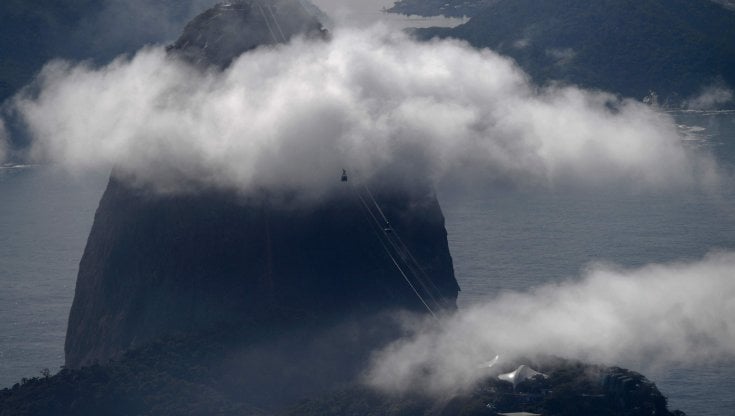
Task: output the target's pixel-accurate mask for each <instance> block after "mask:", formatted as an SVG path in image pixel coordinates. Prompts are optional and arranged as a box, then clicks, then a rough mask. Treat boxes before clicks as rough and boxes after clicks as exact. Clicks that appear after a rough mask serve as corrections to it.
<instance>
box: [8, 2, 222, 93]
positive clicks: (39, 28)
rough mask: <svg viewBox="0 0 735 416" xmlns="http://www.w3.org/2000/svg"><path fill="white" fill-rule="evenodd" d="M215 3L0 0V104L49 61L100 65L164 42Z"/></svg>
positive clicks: (172, 37) (171, 38) (173, 36)
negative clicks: (68, 60)
mask: <svg viewBox="0 0 735 416" xmlns="http://www.w3.org/2000/svg"><path fill="white" fill-rule="evenodd" d="M215 1H216V0H136V1H129V0H34V1H27V0H3V1H2V2H0V102H2V101H4V100H5V99H7V98H8V97H10V96H11V95H13V94H14V93H15V92H16V91H17V90H18V89H19V88H21V87H22V86H24V85H25V84H27V83H28V82H30V81H31V79H33V77H34V76H35V74H36V73H37V72H38V71H39V70H40V69H41V68H42V67H43V65H44V64H45V63H46V62H48V61H49V60H50V59H53V58H66V59H75V60H78V59H93V60H94V61H97V62H106V61H109V60H110V59H112V58H114V57H115V56H117V55H119V54H121V53H126V52H133V51H135V50H137V49H139V48H140V47H142V46H143V45H145V44H148V43H160V42H169V41H171V40H173V39H174V38H175V37H176V36H177V35H178V33H179V31H180V29H181V26H183V24H184V23H186V22H187V21H188V20H190V19H191V18H192V17H193V16H195V15H196V14H198V13H199V12H201V11H203V10H204V9H206V8H207V7H209V6H211V5H212V4H214V3H215Z"/></svg>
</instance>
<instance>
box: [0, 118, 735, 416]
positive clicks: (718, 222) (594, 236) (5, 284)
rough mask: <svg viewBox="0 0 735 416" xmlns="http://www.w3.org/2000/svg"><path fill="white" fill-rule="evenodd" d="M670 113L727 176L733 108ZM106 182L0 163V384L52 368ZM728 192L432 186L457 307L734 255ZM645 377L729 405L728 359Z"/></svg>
mask: <svg viewBox="0 0 735 416" xmlns="http://www.w3.org/2000/svg"><path fill="white" fill-rule="evenodd" d="M675 117H676V119H677V121H678V123H680V128H681V129H682V131H683V132H685V133H686V134H687V138H688V139H687V145H688V146H692V147H694V148H697V149H700V150H702V151H712V152H714V154H715V155H716V156H717V157H718V158H719V159H720V162H721V163H722V164H723V165H724V166H726V167H729V168H731V169H732V167H733V166H734V165H735V113H722V112H721V113H701V112H700V113H677V114H675ZM106 179H107V174H106V173H96V174H88V175H86V176H75V177H70V176H69V175H68V174H62V173H60V172H58V171H56V170H55V169H53V168H51V167H38V166H35V167H34V166H29V167H13V168H8V167H5V168H0V387H9V386H11V385H12V384H13V383H15V382H18V381H20V379H21V378H22V377H34V376H38V375H39V372H40V370H42V369H43V368H49V369H50V370H51V371H52V372H56V371H57V370H58V369H59V366H61V365H62V364H63V344H64V335H65V331H66V320H67V317H68V313H69V308H70V306H71V302H72V298H73V295H74V282H75V278H76V271H77V267H78V263H79V260H80V258H81V255H82V252H83V250H84V245H85V243H86V238H87V235H88V233H89V229H90V227H91V224H92V220H93V217H94V211H95V209H96V207H97V204H98V201H99V198H100V197H101V195H102V191H103V190H104V186H105V184H106ZM731 185H732V184H726V185H725V186H724V187H723V189H725V191H723V192H718V193H716V194H711V193H705V192H701V191H691V192H677V193H674V194H671V193H668V194H667V193H661V194H650V193H647V194H641V193H628V192H609V190H606V191H599V192H598V191H590V190H586V191H564V192H558V191H557V192H551V191H538V190H536V191H533V192H532V191H529V190H503V191H492V192H482V193H468V192H463V193H461V194H459V195H458V194H456V193H454V192H451V191H450V190H440V198H441V202H442V205H443V209H444V211H445V215H446V218H447V229H448V232H449V243H450V248H451V251H452V255H453V258H454V262H455V271H456V274H457V277H458V280H459V282H460V285H461V286H462V290H463V291H462V294H461V297H460V306H466V305H469V304H471V303H473V302H481V301H483V299H486V298H487V297H489V296H490V297H491V296H494V295H496V294H498V293H500V292H501V291H525V290H528V289H529V288H532V287H534V286H538V285H541V284H544V283H547V282H554V281H559V280H564V279H570V278H572V279H573V278H575V277H578V276H579V275H580V273H581V271H582V270H584V268H585V267H586V266H587V265H588V264H590V263H591V262H599V261H604V262H612V263H615V264H619V265H623V266H630V267H636V266H641V265H645V264H649V263H657V262H668V261H686V260H697V259H701V258H702V256H704V255H705V254H706V253H708V252H710V251H712V250H717V249H720V250H734V249H735V194H734V193H733V192H731V191H727V189H730V190H732V188H733V187H732V186H731ZM733 319H735V317H733ZM633 369H634V370H640V371H643V372H645V371H644V369H636V368H633ZM645 374H646V375H647V376H649V378H651V379H652V380H653V381H654V382H656V384H657V385H658V386H659V388H660V389H661V390H662V392H663V393H664V394H665V395H667V396H668V397H669V398H670V403H671V406H672V407H673V408H679V409H681V410H684V411H686V412H687V413H688V414H689V415H711V416H714V415H718V416H719V415H723V414H732V413H733V409H735V395H734V394H733V392H735V362H712V363H704V364H702V363H696V364H694V363H692V364H686V363H684V364H682V365H680V366H676V367H672V368H659V369H656V370H655V371H653V372H645Z"/></svg>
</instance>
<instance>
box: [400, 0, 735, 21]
mask: <svg viewBox="0 0 735 416" xmlns="http://www.w3.org/2000/svg"><path fill="white" fill-rule="evenodd" d="M497 1H498V0H398V1H396V2H395V4H394V5H393V7H391V8H390V9H388V12H390V13H398V14H405V15H419V16H448V17H461V16H474V15H476V14H478V13H479V12H481V11H482V10H484V9H485V8H486V7H488V6H491V5H493V4H495V3H496V2H497ZM704 1H712V2H714V3H718V4H720V5H722V6H724V7H727V8H728V9H732V10H735V0H704Z"/></svg>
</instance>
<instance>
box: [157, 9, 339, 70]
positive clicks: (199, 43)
mask: <svg viewBox="0 0 735 416" xmlns="http://www.w3.org/2000/svg"><path fill="white" fill-rule="evenodd" d="M316 13H318V11H316V10H314V9H312V8H311V7H310V6H309V5H308V4H307V3H302V2H300V1H293V0H277V1H261V0H252V1H236V2H225V3H220V4H218V5H217V6H215V7H213V8H211V9H209V10H207V11H206V12H204V13H202V14H201V15H199V16H197V17H196V18H195V19H194V20H192V21H191V23H189V24H188V25H186V28H185V29H184V33H183V34H182V35H181V37H179V39H178V40H177V41H176V43H174V44H173V45H171V46H170V47H169V52H174V53H175V54H177V55H179V56H180V57H183V58H184V59H186V60H188V61H189V62H192V63H196V64H204V65H217V66H220V67H224V66H227V65H228V64H230V62H231V61H232V59H234V58H235V57H237V56H239V55H240V54H242V53H243V52H246V51H248V50H251V49H254V48H256V47H258V46H261V45H272V44H277V43H282V42H287V41H288V40H290V39H291V38H292V37H294V36H296V35H302V34H303V35H306V36H325V35H326V31H325V30H324V28H323V27H322V25H321V23H320V22H319V20H318V19H317V18H316V16H315V14H316Z"/></svg>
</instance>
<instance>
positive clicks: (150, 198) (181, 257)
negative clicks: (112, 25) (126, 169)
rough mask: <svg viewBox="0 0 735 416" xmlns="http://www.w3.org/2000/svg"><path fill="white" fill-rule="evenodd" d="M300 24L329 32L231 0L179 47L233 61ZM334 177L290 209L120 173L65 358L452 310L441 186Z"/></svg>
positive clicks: (211, 60)
mask: <svg viewBox="0 0 735 416" xmlns="http://www.w3.org/2000/svg"><path fill="white" fill-rule="evenodd" d="M276 20H277V21H278V22H279V28H275V27H274V23H275V21H276ZM304 32H306V33H307V34H308V33H311V34H314V35H317V36H324V31H323V29H322V28H321V26H320V25H319V24H318V21H317V20H316V19H315V17H314V16H313V15H312V14H310V13H309V10H308V8H306V7H303V6H302V5H301V3H299V2H297V1H290V0H282V1H276V2H273V3H270V6H267V7H266V6H265V4H261V3H259V2H257V1H255V0H253V1H239V2H228V3H224V4H221V5H219V6H216V7H215V8H214V9H211V10H209V11H207V12H205V13H204V14H202V15H201V16H199V17H197V18H196V19H195V20H194V21H193V22H192V23H191V24H189V25H188V26H187V28H186V30H185V32H184V34H183V35H182V37H181V38H180V39H179V40H178V41H177V42H176V43H175V44H174V45H173V46H172V47H171V48H170V51H171V53H175V54H177V55H179V56H183V57H184V58H185V59H188V60H190V61H192V62H195V63H198V64H205V65H210V64H211V65H216V66H220V67H223V66H227V64H228V63H229V62H230V61H231V60H232V59H233V57H235V56H237V55H239V54H240V53H242V52H244V51H246V50H249V49H252V48H253V47H256V46H257V45H260V44H267V43H274V42H277V41H283V40H285V39H288V38H290V37H291V36H293V35H294V34H298V33H304ZM281 35H283V36H281ZM334 180H335V183H337V184H339V185H340V186H338V187H337V188H336V191H335V192H333V193H332V194H330V196H329V197H327V198H325V199H323V200H322V201H321V202H319V203H312V204H309V205H304V206H293V205H289V204H287V203H284V202H283V196H282V195H281V196H279V198H277V200H278V202H273V200H274V198H271V197H272V196H273V195H272V194H270V193H269V192H268V191H263V192H262V193H260V194H259V195H242V194H239V193H237V192H233V191H227V190H218V189H210V190H204V191H200V192H197V193H191V194H176V195H161V194H156V193H151V192H148V191H145V190H142V189H139V188H135V187H133V186H131V185H129V184H127V183H126V182H125V181H124V180H122V179H120V178H118V177H117V175H115V174H114V173H113V174H112V176H111V178H110V182H109V184H108V186H107V189H106V191H105V193H104V196H103V197H102V200H101V202H100V205H99V208H98V210H97V213H96V215H95V220H94V225H93V227H92V231H91V233H90V236H89V239H88V242H87V247H86V249H85V252H84V255H83V258H82V261H81V263H80V268H79V275H78V278H77V286H76V294H75V298H74V303H73V305H72V309H71V313H70V317H69V325H68V331H67V338H66V346H65V349H66V365H67V367H70V368H75V367H80V366H84V365H87V364H90V363H93V362H95V361H99V362H106V361H107V360H108V359H110V358H113V357H116V356H118V355H119V354H120V353H121V352H123V351H124V350H126V349H129V348H132V347H136V346H140V345H143V344H146V343H148V342H150V341H152V340H154V339H158V338H160V337H163V336H167V335H174V334H182V333H183V334H186V333H193V332H197V331H203V330H207V329H208V328H214V327H217V326H221V325H227V326H232V325H233V324H234V325H237V324H238V323H243V325H251V326H252V325H259V324H267V325H270V326H277V325H291V326H293V325H294V323H296V322H304V321H306V322H311V323H313V322H317V321H334V320H335V319H336V318H339V317H345V316H358V315H363V316H364V315H365V314H369V313H373V312H377V311H379V310H383V309H398V308H405V309H412V310H419V311H426V310H432V311H436V310H439V309H442V308H454V307H455V300H456V296H457V292H458V290H459V287H458V285H457V283H456V280H455V278H454V274H453V269H452V260H451V257H450V254H449V249H448V245H447V239H446V231H445V228H444V218H443V216H442V213H441V209H440V207H439V205H438V202H437V200H436V197H435V195H434V194H433V192H432V191H431V187H430V186H429V185H427V184H422V183H421V181H418V182H417V183H414V184H413V185H412V186H410V187H404V186H398V187H396V186H393V187H389V186H387V184H388V183H389V182H390V178H383V179H382V180H381V179H378V180H375V181H373V182H371V183H370V188H368V187H366V186H365V185H366V184H363V183H360V182H357V181H354V180H352V179H350V180H349V181H346V182H342V181H341V178H340V172H335V178H334ZM373 199H374V201H373Z"/></svg>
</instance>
